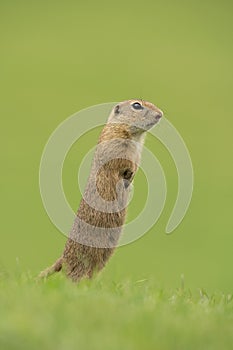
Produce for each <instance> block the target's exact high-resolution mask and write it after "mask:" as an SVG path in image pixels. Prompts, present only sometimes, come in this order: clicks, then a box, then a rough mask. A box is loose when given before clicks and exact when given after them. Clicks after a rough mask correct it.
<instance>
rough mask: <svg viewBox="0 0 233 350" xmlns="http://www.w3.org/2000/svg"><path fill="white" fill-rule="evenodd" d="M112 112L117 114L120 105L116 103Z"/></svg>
mask: <svg viewBox="0 0 233 350" xmlns="http://www.w3.org/2000/svg"><path fill="white" fill-rule="evenodd" d="M114 113H115V114H119V113H120V106H119V105H116V107H115V108H114Z"/></svg>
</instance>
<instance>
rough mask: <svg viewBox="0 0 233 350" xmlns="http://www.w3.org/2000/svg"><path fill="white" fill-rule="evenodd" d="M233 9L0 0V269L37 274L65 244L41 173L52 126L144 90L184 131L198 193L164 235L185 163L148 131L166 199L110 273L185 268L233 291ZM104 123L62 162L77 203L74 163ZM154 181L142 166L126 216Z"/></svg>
mask: <svg viewBox="0 0 233 350" xmlns="http://www.w3.org/2000/svg"><path fill="white" fill-rule="evenodd" d="M232 10H233V4H232V2H231V1H227V0H222V1H215V0H212V1H210V0H206V1H200V0H197V1H171V0H170V1H162V0H160V1H149V0H145V1H143V2H135V1H121V0H118V1H116V2H110V1H103V0H100V1H96V2H94V1H88V0H87V1H85V2H81V1H23V0H22V1H6V0H5V1H4V0H2V1H1V3H0V17H1V18H0V27H1V30H0V35H1V55H0V62H1V65H0V67H1V104H0V109H1V139H0V140H1V175H0V181H1V241H0V269H5V270H7V271H14V270H15V269H17V268H20V269H23V270H24V269H25V270H30V271H31V272H32V273H33V274H36V273H37V272H38V271H40V270H41V269H42V268H44V267H46V266H47V265H48V264H50V263H52V262H53V261H54V259H56V258H57V257H58V256H59V254H60V253H61V251H62V249H63V246H64V243H65V237H64V236H63V235H62V234H60V233H59V232H58V231H57V230H56V228H55V227H54V226H53V224H52V223H51V222H50V220H49V218H48V216H47V214H46V212H45V210H44V208H43V205H42V202H41V198H40V191H39V185H38V172H39V164H40V157H41V154H42V151H43V148H44V146H45V143H46V141H47V140H48V138H49V136H50V134H51V133H52V132H53V130H54V129H55V128H56V127H57V126H58V125H59V123H61V122H62V121H64V120H65V119H66V118H67V117H68V116H70V115H71V114H73V113H75V112H76V111H78V110H80V109H82V108H85V107H88V106H91V105H94V104H99V103H104V102H111V101H121V100H125V99H129V98H135V97H136V98H143V99H146V100H149V101H151V102H153V103H155V104H156V105H158V106H159V107H160V108H161V109H162V110H163V111H164V113H165V115H166V117H167V118H168V119H169V120H170V121H171V122H172V123H173V125H174V126H175V127H176V128H177V130H178V131H179V132H180V134H181V135H182V137H183V138H184V140H185V142H186V144H187V146H188V148H189V151H190V154H191V158H192V161H193V166H194V175H195V186H194V192H193V198H192V202H191V206H190V208H189V211H188V213H187V215H186V217H185V218H184V220H183V222H182V223H181V225H180V226H179V227H178V228H177V229H176V231H175V232H174V233H173V234H171V235H166V234H165V226H166V223H167V220H168V218H169V216H170V213H171V210H172V208H173V205H174V201H175V198H176V193H177V174H176V170H175V166H174V164H173V161H172V159H171V157H170V155H169V154H168V152H167V151H166V149H165V148H164V147H163V146H162V145H161V144H160V143H159V142H158V141H157V140H155V139H153V138H152V137H148V138H147V141H146V145H147V147H149V148H150V149H151V150H153V152H154V154H155V155H156V156H157V157H158V159H159V160H160V162H161V164H162V166H163V169H164V171H165V174H166V176H167V182H168V196H167V201H166V206H165V210H164V211H163V213H162V215H161V217H160V219H159V221H158V222H157V224H156V225H155V226H154V227H153V229H151V230H150V232H148V233H147V234H146V235H145V236H144V237H143V238H141V239H140V240H138V241H136V242H135V243H133V244H130V245H127V246H125V247H122V248H119V249H118V250H117V252H116V254H115V255H114V257H113V258H112V260H111V262H110V263H109V265H108V266H107V268H106V269H105V271H104V272H103V279H105V278H106V281H107V280H108V279H109V278H110V279H112V280H115V281H119V280H123V279H127V278H129V277H132V278H133V279H135V280H138V279H144V278H149V279H153V280H155V281H157V282H158V284H160V285H162V286H165V287H175V286H177V285H179V284H180V275H181V274H184V276H185V284H186V286H187V287H190V288H194V289H195V288H198V287H203V288H207V289H208V290H210V291H212V290H222V291H225V292H229V291H232V288H233V274H232V262H233V220H232V207H233V204H232V195H233V186H232V176H233V164H232V126H233V118H232V88H233V77H232V62H233V45H232V31H233V21H232ZM98 133H99V130H94V131H92V132H90V133H88V134H87V135H85V136H83V138H82V139H81V140H80V143H79V144H76V145H74V147H73V148H72V149H71V151H70V153H69V155H68V157H67V160H66V162H65V165H64V172H63V178H64V188H65V191H66V194H67V197H68V199H69V201H70V203H71V204H72V206H73V207H74V209H76V208H77V206H78V203H79V201H80V193H79V191H78V188H77V171H78V166H79V164H80V162H81V160H82V157H83V156H84V155H85V153H86V152H87V151H88V150H89V149H90V147H93V146H94V145H95V143H96V141H97V138H98ZM146 188H147V186H146V181H145V177H144V176H143V174H142V173H139V174H138V175H137V178H136V180H135V198H134V202H133V203H134V205H131V210H130V213H129V217H130V216H133V215H134V214H135V213H137V211H138V210H139V209H140V206H141V200H142V199H141V198H143V200H144V199H145V198H144V197H145V196H144V193H145V191H146ZM142 194H143V195H142ZM155 205H156V203H155ZM152 215H153V212H152Z"/></svg>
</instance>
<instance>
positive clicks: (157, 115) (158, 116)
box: [155, 111, 163, 120]
mask: <svg viewBox="0 0 233 350" xmlns="http://www.w3.org/2000/svg"><path fill="white" fill-rule="evenodd" d="M162 116H163V112H162V111H158V112H157V114H156V117H155V118H156V119H157V120H159V119H160V118H162Z"/></svg>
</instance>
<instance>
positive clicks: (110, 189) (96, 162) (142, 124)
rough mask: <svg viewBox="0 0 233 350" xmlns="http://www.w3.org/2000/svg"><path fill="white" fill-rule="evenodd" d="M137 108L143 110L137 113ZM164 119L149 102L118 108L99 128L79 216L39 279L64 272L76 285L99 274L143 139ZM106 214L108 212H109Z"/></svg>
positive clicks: (117, 227)
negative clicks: (148, 131) (147, 132)
mask: <svg viewBox="0 0 233 350" xmlns="http://www.w3.org/2000/svg"><path fill="white" fill-rule="evenodd" d="M133 103H140V105H141V106H142V110H140V111H137V110H135V109H134V108H133V107H132V105H133ZM161 116H162V112H161V111H160V110H159V109H158V108H157V107H155V106H154V105H153V104H151V103H150V102H146V101H141V100H129V101H125V102H121V103H120V104H119V105H117V106H116V107H115V108H114V109H113V111H112V112H111V114H110V116H109V119H108V122H107V124H106V125H105V127H104V128H103V130H102V132H101V135H100V138H99V142H98V145H97V149H96V152H95V155H94V159H93V163H92V168H91V172H90V176H89V179H88V181H87V186H86V189H85V192H84V196H83V198H82V200H81V203H80V206H79V209H78V212H77V216H76V219H75V222H74V225H73V228H72V230H71V232H70V235H69V238H68V240H67V242H66V245H65V248H64V251H63V254H62V256H61V257H60V258H59V259H58V260H57V261H56V263H55V264H54V265H52V266H51V267H50V268H48V269H46V270H45V271H43V272H42V273H41V274H40V277H47V276H49V275H50V274H52V273H54V272H57V271H60V270H61V269H62V268H63V267H64V270H65V272H66V274H67V276H68V277H70V278H71V279H72V280H73V281H79V280H80V279H81V278H83V277H88V278H91V277H92V276H93V274H94V273H95V272H98V271H100V270H101V269H102V268H103V267H104V266H105V264H106V262H107V261H108V260H109V258H110V256H111V255H112V254H113V252H114V250H115V247H116V246H117V243H118V240H119V237H120V233H121V231H122V227H123V225H124V222H125V216H126V206H127V200H128V197H129V192H130V183H131V182H132V180H133V178H134V175H135V173H136V171H137V168H138V165H139V162H140V157H141V150H142V146H143V141H144V135H145V132H146V131H147V130H149V129H150V128H151V127H152V126H153V125H154V124H156V123H157V121H158V120H159V118H160V117H161ZM109 208H110V209H111V210H109Z"/></svg>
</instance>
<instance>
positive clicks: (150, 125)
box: [145, 116, 161, 130]
mask: <svg viewBox="0 0 233 350" xmlns="http://www.w3.org/2000/svg"><path fill="white" fill-rule="evenodd" d="M160 119H161V117H157V116H156V117H155V120H153V122H150V123H147V124H146V125H145V128H146V130H148V129H150V128H152V127H153V126H154V125H156V124H158V123H159V121H160Z"/></svg>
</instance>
